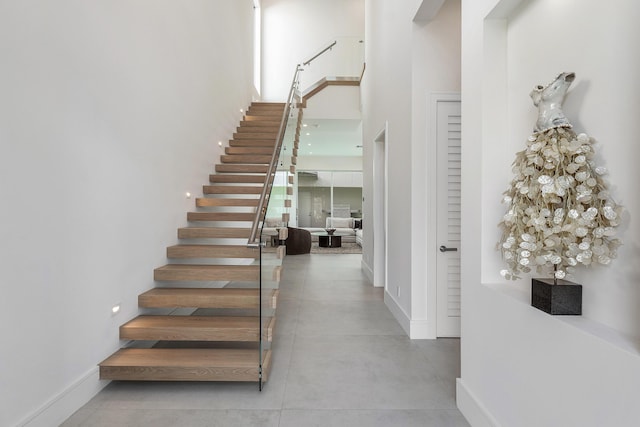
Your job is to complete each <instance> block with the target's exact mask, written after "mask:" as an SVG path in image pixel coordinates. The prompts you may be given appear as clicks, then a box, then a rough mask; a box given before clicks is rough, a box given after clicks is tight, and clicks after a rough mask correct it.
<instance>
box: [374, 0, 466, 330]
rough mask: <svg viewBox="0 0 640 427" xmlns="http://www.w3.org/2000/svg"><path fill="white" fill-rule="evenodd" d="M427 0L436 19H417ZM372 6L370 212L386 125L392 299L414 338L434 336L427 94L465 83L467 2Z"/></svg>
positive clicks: (380, 1) (380, 2) (378, 1)
mask: <svg viewBox="0 0 640 427" xmlns="http://www.w3.org/2000/svg"><path fill="white" fill-rule="evenodd" d="M423 3H437V5H436V6H435V7H434V8H433V9H434V10H436V11H437V12H435V13H434V14H430V17H431V18H432V19H431V20H429V21H426V20H423V19H422V17H420V16H418V18H417V20H416V12H417V11H418V10H423V9H425V8H424V7H421V6H423ZM425 6H429V7H430V6H431V4H426V5H425ZM429 7H427V9H428V8H429ZM440 7H441V9H440ZM365 9H366V18H365V19H366V28H367V33H366V42H367V43H366V55H365V57H366V64H367V69H366V72H365V76H364V80H363V84H362V99H363V139H364V160H363V165H364V166H363V168H364V173H365V175H364V177H365V178H364V181H365V188H364V206H363V209H364V213H363V216H364V217H365V218H371V217H372V216H373V209H374V207H373V201H374V198H375V195H374V189H373V186H372V182H373V181H374V174H378V173H380V172H378V171H374V165H373V163H374V154H373V153H374V142H373V141H374V139H375V138H376V137H377V136H378V135H379V134H380V132H381V131H383V130H384V129H385V125H386V126H388V131H387V133H386V139H387V142H386V144H387V150H388V159H387V167H388V172H387V180H388V188H389V191H388V203H387V206H388V219H387V221H388V227H389V228H388V234H387V241H388V250H387V253H388V269H387V275H388V278H389V279H388V282H387V293H386V294H385V301H386V302H387V304H388V305H389V307H390V309H391V310H392V312H393V313H394V315H395V316H396V318H397V319H398V321H399V322H400V324H401V325H402V326H403V327H404V329H405V330H406V331H407V333H408V334H409V335H410V336H411V337H412V338H426V337H428V336H431V337H434V336H433V335H429V334H430V333H433V330H434V322H435V307H432V309H431V310H428V304H431V302H432V301H431V300H430V299H429V298H428V294H429V293H432V294H434V295H435V281H434V280H432V277H430V276H429V274H432V273H431V271H430V270H429V269H428V266H429V265H430V261H429V257H430V256H431V257H433V256H435V253H434V252H433V251H431V252H429V250H428V245H429V243H430V241H429V240H428V239H429V238H430V235H429V230H428V225H429V222H430V221H432V220H433V218H430V217H429V215H428V212H427V201H428V199H429V198H433V197H434V196H435V195H434V194H433V192H432V191H431V190H432V184H433V179H434V178H433V177H432V174H431V173H430V171H429V167H428V161H429V158H432V156H433V155H434V153H435V146H434V145H433V144H434V141H430V140H429V138H428V137H427V128H428V125H429V124H428V123H427V115H428V108H429V106H428V105H427V98H428V95H429V94H430V93H433V92H457V91H459V90H460V77H459V76H460V47H459V46H460V36H459V28H460V22H459V21H460V18H459V17H460V6H459V2H457V1H450V2H445V4H444V6H443V5H442V1H429V0H426V1H425V2H422V1H412V2H402V3H401V2H392V1H386V0H368V1H367V3H366V8H365ZM433 15H435V16H433ZM430 156H431V157H430ZM370 223H371V222H370ZM363 232H364V247H363V262H364V264H365V266H367V267H368V268H369V269H371V270H373V269H375V268H380V266H379V265H374V250H373V249H374V248H373V241H374V239H375V236H374V232H373V230H372V228H371V227H368V228H365V229H364V230H363ZM431 232H432V231H431ZM432 243H433V242H432ZM431 246H433V247H434V248H435V247H436V246H435V243H433V244H432V245H431Z"/></svg>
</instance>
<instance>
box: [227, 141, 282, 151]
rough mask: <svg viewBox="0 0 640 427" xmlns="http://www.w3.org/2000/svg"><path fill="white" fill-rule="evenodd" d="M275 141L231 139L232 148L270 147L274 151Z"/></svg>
mask: <svg viewBox="0 0 640 427" xmlns="http://www.w3.org/2000/svg"><path fill="white" fill-rule="evenodd" d="M275 145H276V141H275V139H230V140H229V146H231V147H269V148H271V149H272V150H273V147H274V146H275Z"/></svg>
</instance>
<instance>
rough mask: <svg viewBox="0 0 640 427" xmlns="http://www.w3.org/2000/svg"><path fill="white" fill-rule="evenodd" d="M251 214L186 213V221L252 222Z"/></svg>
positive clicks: (253, 217) (254, 215)
mask: <svg viewBox="0 0 640 427" xmlns="http://www.w3.org/2000/svg"><path fill="white" fill-rule="evenodd" d="M255 217H256V214H255V213H253V212H188V213H187V220H188V221H253V220H254V219H255Z"/></svg>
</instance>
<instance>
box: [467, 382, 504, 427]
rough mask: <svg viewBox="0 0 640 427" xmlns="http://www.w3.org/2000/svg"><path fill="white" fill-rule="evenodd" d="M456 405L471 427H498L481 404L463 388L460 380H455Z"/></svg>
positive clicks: (469, 391)
mask: <svg viewBox="0 0 640 427" xmlns="http://www.w3.org/2000/svg"><path fill="white" fill-rule="evenodd" d="M456 404H457V406H458V409H459V410H460V412H462V415H464V417H465V418H466V419H467V421H468V422H469V424H471V425H472V426H473V427H500V424H499V423H498V422H497V421H496V419H495V418H493V416H492V415H491V414H490V413H489V411H487V408H485V407H484V405H483V404H482V402H480V401H479V400H478V399H477V398H476V396H475V395H474V394H473V392H471V390H469V389H468V388H467V387H466V386H465V384H464V382H463V381H462V378H457V379H456Z"/></svg>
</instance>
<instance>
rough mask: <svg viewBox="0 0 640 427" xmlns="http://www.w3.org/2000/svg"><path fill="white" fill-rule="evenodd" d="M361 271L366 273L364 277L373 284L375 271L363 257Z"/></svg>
mask: <svg viewBox="0 0 640 427" xmlns="http://www.w3.org/2000/svg"><path fill="white" fill-rule="evenodd" d="M360 269H361V270H362V271H363V272H364V275H365V276H367V279H369V281H370V282H371V283H373V269H372V268H371V267H370V266H369V264H367V263H366V262H365V260H364V257H362V261H360ZM374 286H375V284H374Z"/></svg>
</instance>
